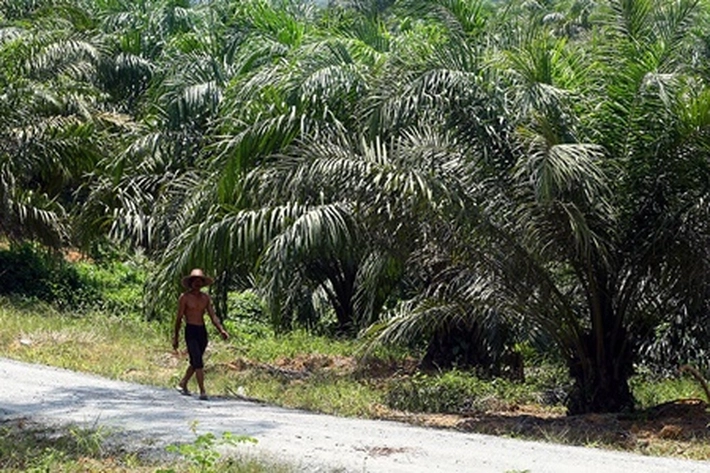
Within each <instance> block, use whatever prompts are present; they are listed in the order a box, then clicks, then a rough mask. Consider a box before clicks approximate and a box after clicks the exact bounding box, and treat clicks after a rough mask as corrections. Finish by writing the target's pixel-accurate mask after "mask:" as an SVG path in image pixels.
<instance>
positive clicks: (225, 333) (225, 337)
mask: <svg viewBox="0 0 710 473" xmlns="http://www.w3.org/2000/svg"><path fill="white" fill-rule="evenodd" d="M219 334H220V335H222V340H226V339H228V338H229V334H228V333H227V331H226V330H225V329H221V330H220V331H219Z"/></svg>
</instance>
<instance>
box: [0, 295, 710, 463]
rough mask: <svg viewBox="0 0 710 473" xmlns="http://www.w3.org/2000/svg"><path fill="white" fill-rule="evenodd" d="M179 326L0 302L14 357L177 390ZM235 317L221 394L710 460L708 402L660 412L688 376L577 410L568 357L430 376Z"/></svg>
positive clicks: (218, 372)
mask: <svg viewBox="0 0 710 473" xmlns="http://www.w3.org/2000/svg"><path fill="white" fill-rule="evenodd" d="M170 325H171V324H170V323H169V322H165V323H157V322H146V321H144V320H143V319H142V318H141V317H140V316H139V315H138V314H131V313H130V312H123V313H122V314H121V316H114V315H107V314H106V313H105V312H99V311H94V312H90V311H89V312H86V313H83V314H81V315H76V314H67V313H62V312H59V311H57V310H55V309H53V308H52V307H51V306H49V305H45V304H41V303H37V302H31V303H27V302H23V301H21V300H15V299H8V298H0V350H2V353H4V355H5V356H8V357H11V358H15V359H19V360H23V361H29V362H37V363H44V364H48V365H53V366H60V367H64V368H68V369H73V370H79V371H86V372H91V373H95V374H99V375H103V376H107V377H110V378H114V379H121V380H126V381H133V382H139V383H143V384H151V385H157V386H163V387H170V386H173V385H174V384H175V383H176V381H177V380H178V379H179V378H180V376H181V375H182V374H183V372H184V369H185V367H186V366H187V359H186V355H185V354H184V353H180V354H177V355H176V354H174V353H172V348H171V347H170V337H171V330H172V328H171V326H170ZM226 325H227V326H228V329H229V331H230V334H231V338H230V340H228V341H226V342H224V341H222V340H219V339H218V337H217V336H216V335H215V333H214V331H213V329H212V328H209V330H210V334H211V338H210V346H209V348H208V353H207V360H206V380H207V389H208V391H209V392H210V394H212V395H218V396H231V397H239V398H247V399H253V400H258V401H262V402H268V403H272V404H276V405H281V406H286V407H292V408H300V409H307V410H311V411H316V412H323V413H329V414H335V415H340V416H352V417H367V418H384V419H395V420H400V421H405V422H410V423H414V424H419V425H427V426H437V427H448V428H456V429H458V430H462V431H471V432H480V433H489V434H495V435H505V436H512V437H519V438H526V439H535V440H546V441H551V442H556V443H566V444H574V445H586V446H595V447H604V448H612V449H619V450H627V451H634V452H637V453H643V454H650V455H670V456H679V457H685V458H693V459H698V460H708V459H710V442H709V440H710V436H709V435H708V432H707V430H708V429H707V428H706V427H705V426H706V424H707V423H708V421H710V419H708V414H707V412H706V410H705V406H704V405H695V406H687V407H688V409H690V410H688V409H686V410H685V411H682V412H680V413H679V414H678V415H677V416H676V417H668V415H666V413H663V416H664V417H663V416H662V417H658V416H657V413H655V412H654V411H653V410H652V409H653V406H657V405H658V404H662V403H664V402H669V401H673V400H675V399H679V398H702V397H703V396H702V390H701V389H700V387H699V386H698V385H697V383H695V381H693V380H691V379H690V378H689V377H687V376H683V377H678V378H675V379H671V380H656V379H652V378H651V377H649V376H643V375H641V376H637V377H636V378H634V379H633V380H632V389H633V391H634V394H635V395H636V397H637V399H638V401H639V406H638V407H639V412H637V413H634V414H632V415H629V416H627V417H622V416H620V415H589V416H575V417H566V416H565V415H564V408H563V402H564V395H565V392H566V389H568V388H569V383H570V381H569V379H568V377H567V375H566V370H565V369H564V367H561V366H558V365H554V364H549V365H539V366H531V367H528V369H527V370H526V377H527V379H526V381H525V382H524V383H519V382H511V381H506V380H502V379H495V380H481V379H478V378H475V377H473V376H471V375H470V374H469V373H466V372H463V371H455V370H454V371H450V372H447V373H421V372H418V371H417V369H416V361H415V360H414V359H413V358H412V357H411V356H410V354H408V353H407V352H406V351H405V350H398V349H387V350H382V351H380V352H376V353H374V354H369V355H368V357H365V358H363V357H362V352H361V350H360V347H359V346H358V344H357V343H355V342H353V341H348V340H333V339H329V338H328V337H324V336H316V335H313V334H309V333H307V332H304V331H294V332H289V333H284V334H275V333H274V332H273V331H272V330H271V329H270V328H269V327H268V326H267V325H266V324H263V323H260V322H258V321H255V320H254V319H238V318H237V319H234V320H228V321H226ZM192 389H194V386H192ZM693 409H694V410H693ZM674 415H675V414H674ZM691 423H692V426H691ZM691 427H692V428H691ZM664 429H665V430H664Z"/></svg>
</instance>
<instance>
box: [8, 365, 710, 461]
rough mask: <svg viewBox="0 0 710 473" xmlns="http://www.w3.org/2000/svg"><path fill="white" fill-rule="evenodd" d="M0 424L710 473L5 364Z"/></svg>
mask: <svg viewBox="0 0 710 473" xmlns="http://www.w3.org/2000/svg"><path fill="white" fill-rule="evenodd" d="M0 379H2V382H0V419H3V420H7V419H13V418H29V419H32V420H35V421H37V422H40V423H44V424H47V425H52V426H56V425H68V424H73V425H80V426H85V427H101V428H102V429H103V430H104V431H106V432H113V437H112V438H113V439H114V440H115V441H118V442H121V443H123V444H126V447H128V448H130V449H135V450H138V451H150V450H153V451H156V452H161V451H162V452H164V451H165V450H164V449H165V446H166V445H170V444H176V443H180V442H188V443H189V442H192V441H193V440H194V439H195V433H194V432H193V431H192V430H191V426H192V425H193V424H194V422H195V421H196V422H197V433H198V434H203V433H207V432H212V433H214V434H215V435H217V436H218V437H221V435H222V433H223V432H231V433H233V434H235V435H248V436H251V437H254V438H256V439H257V440H258V443H257V444H255V445H243V446H240V447H239V448H240V449H242V450H246V451H248V452H250V453H255V454H257V455H264V456H266V457H271V458H274V459H276V460H278V461H280V462H283V463H289V464H294V465H297V467H298V468H300V469H301V470H302V471H304V472H309V473H310V472H323V473H326V472H333V471H340V472H358V473H362V472H371V473H374V472H382V473H397V472H401V473H433V472H471V473H489V472H490V473H511V472H529V473H636V472H643V473H706V472H707V473H710V462H693V461H684V460H678V459H670V458H657V457H646V456H640V455H633V454H630V453H623V452H613V451H606V450H599V449H592V448H583V447H571V446H563V445H556V444H549V443H539V442H528V441H522V440H516V439H508V438H501V437H493V436H487V435H479V434H472V433H462V432H456V431H450V430H442V429H428V428H422V427H415V426H411V425H406V424H401V423H397V422H390V421H376V420H362V419H345V418H339V417H334V416H328V415H320V414H313V413H309V412H305V411H298V410H289V409H282V408H277V407H273V406H269V405H265V404H259V403H251V402H246V401H240V400H234V399H211V400H209V401H199V400H198V399H197V398H196V397H194V396H193V397H186V396H181V395H180V394H179V393H177V392H175V391H172V390H168V389H161V388H155V387H150V386H143V385H139V384H131V383H125V382H121V381H114V380H109V379H105V378H100V377H98V376H93V375H87V374H84V373H75V372H71V371H67V370H62V369H57V368H51V367H46V366H41V365H34V364H27V363H21V362H17V361H12V360H7V359H3V358H0Z"/></svg>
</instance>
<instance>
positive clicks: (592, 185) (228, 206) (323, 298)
mask: <svg viewBox="0 0 710 473" xmlns="http://www.w3.org/2000/svg"><path fill="white" fill-rule="evenodd" d="M708 20H710V4H708V3H707V2H706V1H704V0H673V1H667V0H601V1H592V0H557V1H554V0H550V1H522V0H521V1H507V2H501V1H493V0H490V1H487V0H432V1H426V0H401V1H400V0H390V1H387V0H385V1H381V0H380V1H378V0H373V1H367V0H352V1H346V0H343V1H335V0H334V1H332V2H330V3H329V4H327V5H316V4H312V3H309V2H305V1H301V2H299V1H288V0H284V1H267V0H247V1H229V0H213V1H202V2H189V1H187V0H155V1H154V0H143V1H132V0H131V1H129V0H97V1H88V0H78V1H71V2H69V1H62V0H2V1H0V86H1V87H0V90H2V92H1V93H0V237H2V238H4V239H6V241H8V242H9V244H10V245H11V246H12V248H18V247H21V245H22V244H23V243H25V242H30V241H34V242H38V243H41V244H42V245H45V247H47V248H54V249H62V248H80V249H81V250H82V251H83V252H85V253H87V254H89V255H92V256H94V257H96V258H99V257H101V258H104V259H106V258H108V259H109V260H110V256H107V255H106V252H107V248H120V249H121V250H122V251H127V252H129V253H133V252H140V253H141V254H143V255H145V257H146V258H147V260H148V261H149V262H150V265H149V266H150V268H151V271H152V272H151V275H150V277H149V278H148V279H147V281H148V283H147V287H146V292H145V294H146V303H145V312H146V315H147V316H149V317H151V318H164V317H165V315H166V314H165V308H167V307H172V306H171V303H172V302H173V299H174V297H175V293H176V291H177V289H178V285H177V282H178V281H179V278H180V276H181V275H183V274H185V273H186V272H187V271H189V269H190V268H191V267H194V266H200V267H203V268H205V269H206V270H207V271H208V272H210V273H212V274H215V275H216V276H217V283H216V284H215V286H214V288H213V289H214V296H215V300H216V301H217V303H218V309H219V310H220V313H221V314H227V311H228V307H229V297H230V294H232V293H233V292H234V291H241V290H244V289H251V290H253V291H254V293H256V294H258V296H259V297H260V299H261V300H263V301H264V302H265V311H266V314H267V315H268V316H269V317H270V320H271V322H272V325H273V326H274V327H276V328H278V329H279V330H283V331H288V330H291V329H294V328H307V329H309V330H313V331H323V332H328V333H332V334H337V335H339V336H343V337H362V338H363V339H365V340H368V341H369V342H370V343H372V344H382V343H391V342H394V343H398V344H401V345H405V346H407V345H408V346H411V347H421V348H423V352H424V356H423V360H422V361H423V365H424V366H438V367H443V368H446V367H453V366H457V367H460V368H467V369H468V368H473V369H476V370H478V372H479V373H480V374H483V375H488V376H500V375H503V374H509V375H511V376H516V375H517V376H519V375H520V371H521V370H520V368H521V366H520V360H521V354H525V353H526V352H528V351H531V350H532V351H537V352H538V353H542V354H543V355H549V356H557V357H560V358H561V359H562V360H564V362H565V364H566V366H567V368H568V370H569V374H570V376H571V378H572V379H573V380H574V387H573V388H572V391H571V393H570V395H569V397H568V402H567V406H568V409H569V411H570V412H571V413H583V412H616V411H620V410H625V409H630V408H632V407H633V405H634V399H633V396H632V392H631V390H630V388H629V383H628V381H629V378H630V377H631V376H632V374H633V372H634V370H635V369H636V368H637V367H638V366H640V365H645V366H646V367H649V368H651V369H653V370H657V371H662V370H674V369H675V368H676V367H677V365H678V364H679V363H682V362H693V363H696V364H698V363H704V364H705V365H706V364H707V362H706V354H707V348H708V346H707V345H708V340H709V339H710V338H709V337H708V333H707V331H708V326H709V324H708V315H707V314H708V301H710V299H709V298H708V295H709V294H710V292H709V291H708V289H710V287H709V286H708V284H707V282H706V281H707V278H706V277H705V276H706V274H707V271H708V268H709V263H710V254H709V253H708V248H710V247H709V246H708V236H709V235H710V219H709V218H708V216H709V211H710V208H709V207H708V202H709V200H708V197H710V195H708V190H709V187H708V183H709V179H708V178H709V177H710V167H709V166H708V164H709V162H708V156H709V155H708V151H709V150H710V147H709V146H710V133H708V131H709V130H710V128H709V127H708V125H710V88H708V79H709V78H710V75H709V73H710V69H708V67H707V61H708V58H709V57H710V49H708V48H709V45H710V37H708V35H707V31H710V30H708ZM8 267H11V266H8ZM5 271H7V268H6V266H5V265H3V266H2V267H0V273H3V272H5ZM63 280H64V279H63ZM70 292H72V293H73V291H70ZM52 297H58V298H59V299H60V300H61V295H60V294H53V295H52Z"/></svg>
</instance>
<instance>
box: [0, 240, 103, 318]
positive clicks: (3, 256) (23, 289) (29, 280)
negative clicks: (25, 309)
mask: <svg viewBox="0 0 710 473" xmlns="http://www.w3.org/2000/svg"><path fill="white" fill-rule="evenodd" d="M0 268H2V269H1V270H0V277H2V281H3V283H2V284H1V285H0V294H4V295H14V296H20V297H25V298H30V299H38V300H41V301H45V302H50V303H53V304H56V305H57V306H59V307H62V308H66V309H80V308H85V307H87V306H89V305H91V304H92V301H94V300H96V298H97V297H98V289H97V287H96V286H94V285H93V284H91V282H90V281H87V280H85V279H84V278H82V276H81V274H80V273H79V271H78V270H77V268H76V267H75V266H73V265H70V264H68V263H67V262H66V261H64V259H63V258H62V257H61V255H59V254H56V253H50V252H48V251H46V250H43V249H41V248H39V247H36V246H33V245H30V244H23V245H20V246H13V247H11V248H10V249H8V250H0Z"/></svg>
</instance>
